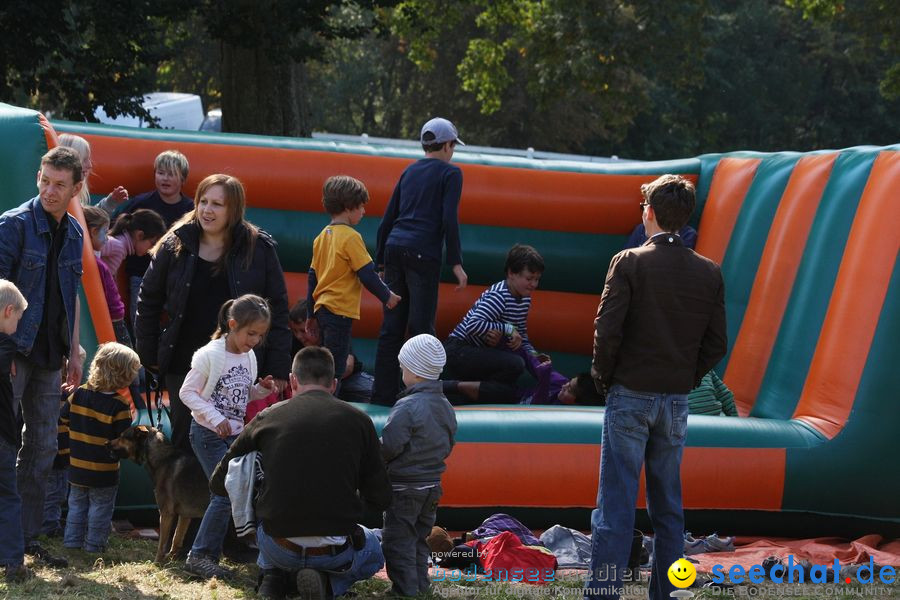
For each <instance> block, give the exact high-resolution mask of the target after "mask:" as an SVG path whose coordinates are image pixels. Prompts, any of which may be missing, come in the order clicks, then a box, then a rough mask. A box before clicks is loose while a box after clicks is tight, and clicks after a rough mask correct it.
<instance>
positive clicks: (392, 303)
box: [384, 292, 403, 309]
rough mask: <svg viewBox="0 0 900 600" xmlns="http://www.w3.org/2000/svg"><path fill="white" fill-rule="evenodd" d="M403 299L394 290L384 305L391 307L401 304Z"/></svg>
mask: <svg viewBox="0 0 900 600" xmlns="http://www.w3.org/2000/svg"><path fill="white" fill-rule="evenodd" d="M401 300H403V298H401V297H400V296H398V295H397V294H395V293H394V292H391V297H390V298H388V301H387V302H385V303H384V305H385V306H387V307H388V308H389V309H391V308H394V307H395V306H397V305H398V304H400V301H401Z"/></svg>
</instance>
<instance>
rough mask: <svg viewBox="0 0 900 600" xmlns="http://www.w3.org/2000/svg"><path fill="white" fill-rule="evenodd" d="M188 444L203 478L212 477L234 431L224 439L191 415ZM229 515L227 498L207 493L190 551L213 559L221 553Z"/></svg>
mask: <svg viewBox="0 0 900 600" xmlns="http://www.w3.org/2000/svg"><path fill="white" fill-rule="evenodd" d="M190 435H191V447H192V448H193V449H194V454H196V455H197V460H199V461H200V466H201V467H203V472H204V473H206V479H207V480H209V478H210V477H212V474H213V471H215V470H216V465H218V464H219V461H221V460H222V457H223V456H225V453H226V452H227V451H228V448H229V446H231V444H232V442H234V440H236V439H237V436H236V435H232V436H229V437H227V438H225V439H222V438H220V437H219V435H218V434H217V433H216V432H214V431H210V430H209V429H207V428H206V427H204V426H203V425H200V424H198V423H197V421H194V420H193V419H191V434H190ZM230 519H231V501H230V500H229V499H228V496H219V495H218V494H213V493H212V492H210V494H209V506H207V507H206V512H205V513H204V514H203V520H202V521H200V529H198V530H197V537H196V538H194V545H193V547H192V548H191V554H195V555H196V554H202V555H204V556H208V557H210V558H212V559H214V560H218V558H219V555H220V554H222V543H223V542H224V541H225V536H226V534H227V533H228V523H229V521H230Z"/></svg>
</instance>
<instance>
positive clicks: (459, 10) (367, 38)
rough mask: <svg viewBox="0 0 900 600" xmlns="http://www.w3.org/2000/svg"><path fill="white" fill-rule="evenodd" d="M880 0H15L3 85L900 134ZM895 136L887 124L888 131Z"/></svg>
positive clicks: (692, 143) (598, 130) (541, 120)
mask: <svg viewBox="0 0 900 600" xmlns="http://www.w3.org/2000/svg"><path fill="white" fill-rule="evenodd" d="M895 4H896V3H895V2H893V3H892V2H890V1H889V0H868V1H866V0H755V1H753V2H728V1H726V0H592V1H591V2H584V1H583V0H357V1H353V0H180V1H179V2H178V3H177V4H176V3H175V0H155V1H154V2H150V1H149V0H116V2H107V1H105V0H78V2H76V1H75V0H53V1H52V2H51V0H33V1H29V2H26V1H25V0H8V1H7V2H6V3H5V4H4V5H2V7H0V25H2V27H3V30H4V31H5V32H15V34H12V35H5V36H3V37H2V38H0V67H2V68H3V77H2V79H0V98H2V99H4V100H7V101H12V102H15V103H18V104H25V105H31V106H35V107H39V108H42V109H44V110H48V109H50V110H51V111H52V112H53V114H55V115H56V116H63V117H66V118H71V119H88V120H90V119H92V118H93V117H92V115H93V110H94V107H95V106H96V105H98V104H103V105H104V106H106V107H107V110H108V111H109V112H110V113H111V114H117V113H123V112H128V113H131V114H135V113H140V111H141V109H140V107H139V106H138V105H136V103H135V98H136V97H137V96H138V95H139V94H141V93H143V92H147V91H151V90H153V89H163V90H166V89H168V90H172V91H184V92H192V93H199V94H200V95H201V96H202V97H203V99H204V102H205V103H206V104H207V106H208V105H209V104H211V103H221V106H222V108H223V113H224V125H225V128H226V130H229V131H241V132H249V133H262V134H274V135H309V134H310V133H311V132H312V131H313V130H320V131H322V130H324V131H331V132H335V133H362V132H366V133H369V134H371V135H378V136H385V137H400V138H407V139H415V138H416V137H417V135H418V131H419V127H420V126H421V124H422V123H423V122H424V121H425V120H427V119H428V118H430V117H432V116H436V115H440V116H445V117H448V118H450V119H452V120H453V121H454V122H455V123H456V124H457V125H458V126H459V128H460V132H461V134H462V136H463V138H464V139H466V140H467V141H468V142H470V143H475V144H479V145H494V146H511V147H520V148H525V147H529V146H533V147H535V148H538V149H541V150H554V151H559V152H579V153H588V154H600V155H610V154H616V155H619V156H625V157H630V158H639V159H655V158H670V157H677V156H690V155H695V154H699V153H703V152H710V151H725V150H733V149H740V148H751V149H757V150H778V149H785V148H795V149H799V150H806V149H815V148H829V147H830V148H834V147H844V146H849V145H854V144H860V143H876V144H882V143H894V142H896V141H897V140H896V139H895V136H896V132H897V131H900V62H898V55H900V48H898V45H900V31H898V29H900V11H897V10H896V6H894V5H895ZM892 136H894V137H892Z"/></svg>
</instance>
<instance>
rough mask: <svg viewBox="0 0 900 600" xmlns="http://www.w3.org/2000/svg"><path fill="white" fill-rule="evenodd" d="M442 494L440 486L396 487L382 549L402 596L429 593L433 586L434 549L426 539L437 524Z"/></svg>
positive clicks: (395, 588) (388, 510) (387, 517)
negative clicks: (430, 575)
mask: <svg viewBox="0 0 900 600" xmlns="http://www.w3.org/2000/svg"><path fill="white" fill-rule="evenodd" d="M441 494H442V490H441V486H439V485H438V486H435V487H433V488H428V489H424V490H417V489H412V488H411V489H407V490H400V491H396V490H395V491H394V493H393V497H392V499H391V505H390V507H388V509H387V510H386V511H385V513H384V530H383V531H382V532H381V537H382V550H383V551H384V559H385V561H386V562H387V574H388V577H390V579H391V583H393V584H394V592H395V593H397V594H400V595H401V596H415V595H416V594H421V593H424V592H427V591H428V588H429V586H430V585H431V580H430V579H429V578H428V556H429V554H431V551H430V550H429V549H428V544H427V543H426V542H425V538H427V537H428V536H429V535H430V534H431V528H432V527H434V520H435V516H436V515H437V506H438V501H439V500H440V499H441Z"/></svg>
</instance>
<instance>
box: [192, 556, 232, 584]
mask: <svg viewBox="0 0 900 600" xmlns="http://www.w3.org/2000/svg"><path fill="white" fill-rule="evenodd" d="M184 570H185V571H187V572H188V573H191V574H192V575H197V576H198V577H202V578H203V579H212V578H213V577H217V578H218V579H231V578H232V577H234V573H232V572H231V570H230V569H226V568H225V567H222V566H220V565H219V563H218V562H216V561H214V560H213V559H212V558H210V557H208V556H205V555H203V554H193V553H189V554H188V557H187V560H186V561H184Z"/></svg>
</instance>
